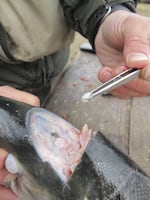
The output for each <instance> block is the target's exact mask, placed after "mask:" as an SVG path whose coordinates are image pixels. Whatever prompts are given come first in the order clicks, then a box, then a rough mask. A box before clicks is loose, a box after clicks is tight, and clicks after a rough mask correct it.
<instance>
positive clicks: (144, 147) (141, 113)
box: [129, 96, 150, 175]
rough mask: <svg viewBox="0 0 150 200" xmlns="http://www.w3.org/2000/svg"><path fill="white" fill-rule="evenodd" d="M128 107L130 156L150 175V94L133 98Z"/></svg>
mask: <svg viewBox="0 0 150 200" xmlns="http://www.w3.org/2000/svg"><path fill="white" fill-rule="evenodd" d="M130 109H131V117H130V118H131V119H130V140H129V152H130V156H131V157H132V158H133V159H134V160H135V161H136V162H139V163H140V165H141V167H142V168H144V169H145V171H146V172H147V173H148V174H149V175H150V112H149V111H150V96H148V97H143V98H134V99H133V101H132V103H131V106H130Z"/></svg>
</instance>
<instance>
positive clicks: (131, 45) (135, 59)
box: [122, 14, 150, 68]
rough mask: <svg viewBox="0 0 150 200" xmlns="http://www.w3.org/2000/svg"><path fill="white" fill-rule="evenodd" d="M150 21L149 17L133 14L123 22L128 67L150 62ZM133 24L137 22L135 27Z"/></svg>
mask: <svg viewBox="0 0 150 200" xmlns="http://www.w3.org/2000/svg"><path fill="white" fill-rule="evenodd" d="M139 22H141V23H139ZM149 23H150V20H149V19H148V18H146V17H141V16H138V15H136V14H132V15H130V17H128V18H126V20H125V21H124V23H123V24H122V25H123V28H122V30H123V31H122V33H123V38H124V41H125V42H124V57H125V60H126V64H127V66H128V67H137V68H142V67H145V66H146V65H148V63H150V53H149V52H150V47H149V35H150V29H149V25H148V24H149ZM133 24H136V27H134V29H133V27H132V26H133Z"/></svg>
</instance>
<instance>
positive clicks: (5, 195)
mask: <svg viewBox="0 0 150 200" xmlns="http://www.w3.org/2000/svg"><path fill="white" fill-rule="evenodd" d="M9 199H11V200H17V199H18V198H17V196H16V195H15V194H14V192H13V191H12V190H11V189H9V188H6V187H4V186H0V200H9Z"/></svg>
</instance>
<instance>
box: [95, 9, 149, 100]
mask: <svg viewBox="0 0 150 200" xmlns="http://www.w3.org/2000/svg"><path fill="white" fill-rule="evenodd" d="M110 29H111V31H110ZM149 36H150V18H148V17H144V16H140V15H138V14H134V13H130V12H127V11H116V12H114V13H112V14H111V15H109V16H108V17H107V18H106V19H105V21H104V22H103V24H102V25H101V27H100V29H99V31H98V33H97V36H96V39H95V48H96V54H97V56H98V57H99V59H100V61H101V63H102V65H103V66H104V67H103V68H102V69H101V70H100V71H99V74H98V78H99V79H100V81H101V82H106V81H108V80H109V79H111V78H112V77H114V76H115V75H117V74H119V73H121V72H122V71H124V70H126V69H127V67H123V66H128V67H129V68H132V67H135V68H143V70H142V73H141V77H140V78H139V79H136V80H134V81H132V82H130V83H128V84H125V85H124V86H122V87H119V88H117V89H115V90H113V91H112V92H111V94H113V95H114V96H117V97H120V98H127V97H129V96H145V95H147V94H149V93H150V82H149V81H150V67H149V64H150V46H149Z"/></svg>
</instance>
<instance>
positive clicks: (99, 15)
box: [87, 4, 135, 49]
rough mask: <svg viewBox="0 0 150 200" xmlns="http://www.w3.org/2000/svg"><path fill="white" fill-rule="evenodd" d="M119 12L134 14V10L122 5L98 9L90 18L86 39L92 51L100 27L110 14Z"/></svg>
mask: <svg viewBox="0 0 150 200" xmlns="http://www.w3.org/2000/svg"><path fill="white" fill-rule="evenodd" d="M119 10H123V11H127V12H135V10H134V9H131V7H129V6H128V7H127V6H126V5H123V4H118V5H114V6H110V5H106V6H105V7H104V8H103V9H98V10H97V11H96V12H95V13H94V14H93V15H92V17H91V18H90V20H89V23H88V29H87V37H88V40H89V42H90V44H91V45H92V47H93V49H95V45H94V42H95V38H96V35H97V32H98V30H99V28H100V26H101V25H102V23H103V22H104V21H105V19H106V18H107V17H108V16H109V15H110V14H112V13H113V12H115V11H119Z"/></svg>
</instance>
